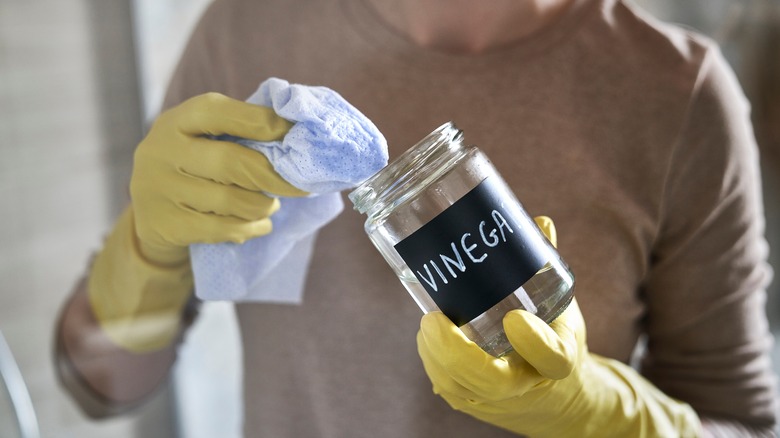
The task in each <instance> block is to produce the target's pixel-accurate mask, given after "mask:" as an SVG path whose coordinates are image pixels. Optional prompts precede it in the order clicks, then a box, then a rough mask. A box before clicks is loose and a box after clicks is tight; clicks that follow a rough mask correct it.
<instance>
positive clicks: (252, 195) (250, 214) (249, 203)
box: [169, 174, 279, 221]
mask: <svg viewBox="0 0 780 438" xmlns="http://www.w3.org/2000/svg"><path fill="white" fill-rule="evenodd" d="M180 178H181V179H186V181H184V182H182V183H181V184H175V185H172V187H170V188H169V190H170V191H171V192H170V193H169V196H170V197H171V199H172V200H174V202H175V203H176V204H177V205H179V206H184V207H186V208H189V209H192V210H195V211H198V212H200V213H213V214H216V215H220V216H233V217H236V218H238V219H243V220H245V221H256V220H260V219H265V218H267V217H269V216H271V215H272V214H273V213H275V212H276V211H277V210H279V200H278V199H276V198H273V197H270V196H267V195H264V194H262V193H258V192H253V191H249V190H245V189H243V188H241V187H238V186H233V185H225V184H220V183H218V182H214V181H207V180H204V179H201V178H197V177H194V176H190V175H186V174H184V175H182V176H181V177H180Z"/></svg>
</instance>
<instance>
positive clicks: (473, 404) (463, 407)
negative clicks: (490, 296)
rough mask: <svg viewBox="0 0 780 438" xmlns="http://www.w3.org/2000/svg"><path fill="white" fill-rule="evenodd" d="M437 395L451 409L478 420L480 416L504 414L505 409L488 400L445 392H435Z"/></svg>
mask: <svg viewBox="0 0 780 438" xmlns="http://www.w3.org/2000/svg"><path fill="white" fill-rule="evenodd" d="M437 394H438V395H439V396H440V397H441V398H443V399H444V401H446V402H447V404H448V405H450V407H451V408H452V409H455V410H456V411H462V412H467V413H468V414H470V415H473V416H475V417H477V418H480V417H481V416H482V415H501V414H505V413H506V408H505V407H503V406H500V404H497V403H495V402H491V401H489V400H485V401H482V400H475V399H471V398H467V397H462V396H461V395H459V394H453V393H449V392H446V391H442V392H437Z"/></svg>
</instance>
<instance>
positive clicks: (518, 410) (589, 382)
mask: <svg viewBox="0 0 780 438" xmlns="http://www.w3.org/2000/svg"><path fill="white" fill-rule="evenodd" d="M537 223H538V224H539V225H540V227H541V228H542V230H543V231H545V234H547V235H548V238H550V241H551V242H552V243H553V245H555V244H556V242H555V232H554V226H553V225H552V222H551V221H549V219H537ZM504 330H505V332H506V334H507V338H508V339H509V341H510V342H511V343H512V346H513V347H514V351H513V352H511V353H510V354H508V355H506V356H504V357H502V358H495V357H493V356H491V355H489V354H487V353H485V352H484V351H483V350H482V349H480V348H479V347H478V346H477V345H476V344H475V343H473V342H471V341H470V340H469V339H467V338H466V336H465V335H463V333H462V332H461V331H460V329H458V327H457V326H455V325H454V324H453V323H452V322H451V321H450V320H449V319H448V318H447V317H446V316H445V315H444V314H442V313H441V312H431V313H429V314H427V315H425V316H424V317H423V318H422V321H421V325H420V331H419V332H418V334H417V346H418V352H419V354H420V357H421V358H422V362H423V365H424V367H425V371H426V373H427V374H428V377H429V378H430V380H431V382H432V383H433V391H434V392H435V393H436V394H439V395H440V396H441V397H442V398H444V399H445V400H446V401H447V403H449V404H450V406H451V407H452V408H453V409H456V410H459V411H463V412H465V413H466V414H469V415H471V416H473V417H475V418H478V419H480V420H482V421H485V422H487V423H490V424H493V425H496V426H498V427H501V428H504V429H507V430H510V431H512V432H516V433H519V434H525V435H528V436H530V437H650V436H658V437H672V436H673V437H694V436H699V434H700V428H701V425H700V423H699V419H698V416H697V414H696V413H695V412H694V411H693V409H692V408H691V407H690V406H689V405H687V404H685V403H682V402H679V401H676V400H673V399H672V398H670V397H668V396H666V395H665V394H663V393H662V392H661V391H660V390H658V389H657V388H656V387H654V386H653V385H652V384H651V383H650V382H648V381H647V380H645V379H644V378H643V377H642V376H640V375H639V374H638V373H637V372H636V371H635V370H633V369H632V368H631V367H629V366H627V365H625V364H623V363H621V362H618V361H616V360H612V359H609V358H605V357H601V356H598V355H596V354H593V353H590V352H589V351H588V346H587V343H586V336H585V322H584V320H583V318H582V314H581V313H580V309H579V306H578V305H577V300H576V299H574V300H573V301H572V302H571V304H570V305H569V307H568V308H567V309H566V310H565V311H564V312H563V313H562V314H561V315H560V316H559V317H558V318H556V319H555V320H554V321H553V322H552V323H551V324H550V325H547V324H546V323H545V322H544V321H542V320H541V319H539V318H537V317H536V316H535V315H533V314H531V313H529V312H526V311H524V310H513V311H511V312H509V313H507V314H506V316H505V317H504Z"/></svg>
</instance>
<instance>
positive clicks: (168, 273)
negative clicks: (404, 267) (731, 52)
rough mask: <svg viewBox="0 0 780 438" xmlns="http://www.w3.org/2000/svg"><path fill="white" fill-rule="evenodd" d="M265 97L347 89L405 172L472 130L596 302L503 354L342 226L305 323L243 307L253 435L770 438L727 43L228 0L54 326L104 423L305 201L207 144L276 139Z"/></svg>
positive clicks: (589, 14) (432, 13)
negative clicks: (277, 82)
mask: <svg viewBox="0 0 780 438" xmlns="http://www.w3.org/2000/svg"><path fill="white" fill-rule="evenodd" d="M269 77H279V78H284V79H286V80H288V81H290V82H291V83H301V84H310V85H323V86H327V87H329V88H331V89H333V90H335V91H337V92H339V93H340V94H341V95H342V96H344V97H345V99H346V100H347V101H349V102H350V103H352V104H353V105H354V106H355V107H356V108H358V109H359V110H360V111H361V112H363V114H365V115H366V116H367V117H368V118H369V119H371V120H372V121H373V122H374V123H375V124H376V125H377V126H378V128H379V129H380V131H381V132H382V133H383V134H384V135H385V136H386V138H387V140H388V144H389V148H390V156H391V159H392V158H393V157H395V156H398V155H399V154H400V153H401V152H403V151H404V150H405V149H406V148H408V147H410V146H411V145H413V144H414V143H416V141H417V140H419V139H420V138H422V137H423V136H424V135H425V134H427V133H428V132H430V131H431V130H432V129H433V128H435V127H436V126H439V125H440V124H441V123H442V122H444V121H447V120H454V121H455V122H456V123H457V124H458V126H459V127H460V128H462V129H463V130H464V132H465V133H466V137H467V139H468V141H469V142H473V143H475V144H477V145H479V147H480V148H481V149H482V150H483V151H484V152H485V153H486V154H487V156H489V157H490V158H491V160H492V161H493V162H494V164H495V165H496V167H497V168H498V170H499V172H500V173H501V174H502V175H503V176H504V178H505V179H506V180H507V182H508V184H509V185H510V186H511V187H512V189H513V190H514V191H515V193H516V194H517V196H518V198H519V199H520V200H521V201H522V202H523V204H524V206H525V208H526V210H528V211H529V212H530V213H531V214H532V215H536V216H539V215H546V216H549V217H551V218H552V219H553V220H554V223H555V229H556V230H557V234H558V239H557V245H558V249H559V251H560V253H561V254H562V257H563V259H564V260H566V261H567V262H568V264H569V265H570V267H571V269H572V271H573V272H574V273H575V275H576V292H575V296H576V301H574V302H573V304H571V305H570V306H569V307H568V308H567V310H566V311H565V312H564V313H563V314H562V315H561V316H560V317H559V318H558V319H556V320H555V321H554V322H553V323H552V324H551V325H550V326H547V325H546V324H539V320H535V319H534V317H532V316H531V315H530V314H528V313H524V312H522V311H513V312H510V313H509V314H507V316H506V318H505V320H504V325H505V327H506V330H507V335H508V336H509V337H510V340H512V341H513V345H514V346H515V349H516V350H517V351H516V352H515V353H512V356H511V357H510V358H503V359H496V358H493V357H490V356H487V355H486V354H484V353H483V352H481V351H476V350H474V348H473V347H474V344H470V343H468V342H467V341H465V340H464V339H463V337H462V336H461V335H459V334H458V330H457V328H455V327H454V326H453V325H452V324H451V323H449V322H448V321H447V320H446V318H444V319H442V317H441V314H440V313H437V312H434V313H430V314H428V315H425V316H424V317H422V319H421V316H422V315H421V312H420V310H419V308H418V307H417V306H416V305H415V303H414V302H413V300H412V299H411V298H410V297H409V296H408V295H407V294H406V292H404V290H403V288H402V287H401V284H400V283H399V282H398V280H397V279H396V278H395V276H394V274H393V273H392V272H391V270H390V268H389V267H388V266H387V264H386V263H385V262H384V261H383V260H382V258H381V256H380V254H379V253H378V252H377V251H376V250H375V249H374V248H373V247H372V245H371V244H370V243H369V240H368V239H367V237H366V236H365V234H364V233H363V230H362V221H363V219H364V218H362V217H361V216H360V215H359V214H357V213H355V212H353V211H345V212H343V213H342V214H341V215H340V216H339V218H338V219H336V220H335V221H334V222H333V223H331V224H329V225H327V226H326V227H324V228H323V229H321V230H320V231H319V233H318V235H317V238H316V239H317V240H316V246H315V249H314V253H313V256H312V260H311V262H310V265H309V268H308V272H307V276H306V287H305V294H304V298H303V302H302V303H301V304H299V305H292V304H277V303H237V304H236V307H235V308H236V312H237V318H238V321H239V325H240V329H241V333H242V343H243V361H244V370H245V376H244V386H245V388H244V394H243V396H244V409H245V415H244V433H245V434H246V435H247V436H273V437H309V436H311V437H313V436H322V437H335V436H338V437H351V436H356V437H359V436H367V435H370V436H375V437H399V436H403V437H429V436H450V437H459V436H463V437H466V436H468V437H473V436H495V437H500V436H515V434H527V435H530V436H599V437H603V436H698V435H701V436H765V435H771V434H772V433H773V430H774V426H775V421H776V418H775V410H776V407H777V405H776V398H777V395H776V387H775V377H774V375H773V372H772V368H771V363H770V358H769V352H770V349H771V344H772V337H771V334H770V332H769V330H768V324H767V320H766V315H765V310H764V302H765V295H766V292H765V290H766V287H767V284H768V282H769V280H770V277H771V270H770V268H769V266H768V264H767V262H766V259H767V252H768V248H767V243H766V241H765V239H764V237H763V233H764V231H763V227H764V224H763V212H762V200H761V189H760V184H759V180H760V178H759V166H758V156H757V150H756V146H755V142H754V140H753V136H752V132H751V127H750V122H749V108H748V103H747V102H746V99H745V98H744V97H743V95H742V92H741V91H740V88H739V86H738V84H737V81H736V79H735V77H734V75H733V73H732V72H731V70H730V69H729V68H728V66H727V63H726V62H725V60H724V59H723V57H722V55H721V54H720V52H719V50H718V48H717V46H716V45H715V44H714V43H713V42H712V41H710V40H708V39H707V38H705V37H703V36H700V35H698V34H696V33H694V32H692V31H690V30H685V29H682V28H679V27H675V26H672V25H669V24H665V23H661V22H659V21H658V20H656V19H654V18H652V17H650V16H648V15H647V14H645V13H644V12H642V11H641V10H639V9H638V8H636V7H635V6H633V5H631V4H629V3H628V2H624V1H620V0H523V1H516V0H511V1H510V0H499V1H493V2H488V3H480V2H473V1H465V0H457V1H454V2H453V1H452V0H449V1H442V0H424V1H410V0H404V1H397V2H392V3H391V2H383V1H380V0H329V1H318V2H294V1H283V0H275V1H270V0H269V1H264V2H255V1H250V0H216V1H215V2H214V3H213V4H212V5H211V6H210V7H209V9H208V10H207V12H206V13H205V14H204V16H203V17H202V19H201V21H200V23H199V24H198V26H197V28H196V30H195V31H194V33H193V35H192V37H191V40H190V42H189V44H188V46H187V48H186V50H185V51H184V54H183V56H182V58H181V61H180V64H179V65H178V67H177V69H176V71H175V74H174V77H173V79H172V82H171V83H170V87H169V91H168V95H167V98H166V101H165V104H164V107H165V110H164V111H163V112H162V113H161V115H160V116H159V118H158V119H157V120H156V122H155V123H154V125H153V126H152V127H151V129H150V131H149V133H148V135H147V137H146V138H145V139H144V140H143V142H142V143H141V144H140V145H139V146H138V149H137V152H136V155H135V161H134V170H133V175H132V180H131V183H130V189H131V198H132V202H131V205H130V206H128V208H127V210H126V211H125V213H124V214H123V215H122V216H121V218H120V219H119V220H118V221H117V223H116V225H115V227H114V229H113V231H112V233H111V234H110V235H109V237H108V238H107V240H106V243H105V245H104V247H103V248H102V249H101V251H100V252H99V253H98V254H97V256H96V257H95V259H94V261H93V262H92V263H91V265H90V266H91V268H90V269H89V270H88V272H87V275H86V276H85V278H84V280H82V281H81V282H80V284H79V285H78V286H77V287H76V290H75V291H74V293H73V294H72V296H71V299H70V300H69V301H68V303H67V304H66V305H65V306H64V310H63V313H62V317H61V320H60V322H59V324H58V349H57V351H58V356H57V357H58V361H57V362H58V364H59V367H58V368H59V370H60V374H61V376H62V381H63V383H64V384H65V385H66V387H67V388H68V389H69V390H70V391H71V393H72V394H74V396H75V397H76V399H77V400H79V401H80V404H81V405H82V406H83V407H84V409H85V411H86V412H88V413H90V414H92V415H93V416H103V415H113V414H118V413H121V412H126V410H127V409H129V408H131V407H133V406H135V405H137V404H138V403H142V402H143V400H144V399H145V397H146V396H147V395H148V394H149V393H151V392H153V391H154V388H156V387H157V386H159V385H160V382H162V381H164V379H165V377H166V375H167V373H168V372H169V370H170V366H171V364H172V363H173V361H174V360H175V350H176V348H177V346H178V345H179V343H180V342H182V339H185V338H186V328H187V326H188V324H189V322H190V321H191V319H192V316H193V314H194V312H195V311H194V310H193V309H194V308H195V307H196V305H194V304H193V302H194V300H193V299H192V272H191V270H190V268H189V265H188V263H187V249H186V248H187V246H188V245H189V244H190V243H193V242H217V241H234V242H240V241H243V240H245V239H248V238H250V237H254V236H259V235H264V234H267V233H269V232H271V233H272V232H273V231H272V230H271V229H270V225H269V224H270V222H269V217H271V215H272V214H273V212H274V211H275V210H276V209H277V207H278V203H277V201H276V200H275V199H274V197H273V196H268V195H267V194H268V193H272V194H277V195H282V196H301V195H302V193H300V191H296V189H295V188H293V187H291V186H289V185H288V184H286V183H285V182H284V181H282V180H280V179H279V177H278V175H276V174H275V172H274V171H273V169H272V168H271V167H270V165H269V164H268V162H267V160H265V159H264V158H263V157H262V156H261V155H260V154H255V153H253V152H251V151H249V150H247V149H244V148H242V147H240V146H238V145H235V144H231V143H226V142H218V141H216V140H208V139H206V138H204V134H221V133H226V134H230V135H234V136H239V137H246V138H250V139H255V140H269V139H275V138H280V137H281V136H283V135H284V132H286V129H288V128H289V124H288V123H286V122H285V121H283V120H279V119H278V117H275V116H274V114H272V112H271V111H270V110H268V109H267V108H260V107H253V106H251V105H248V104H246V103H243V100H244V99H246V97H247V96H249V95H250V94H251V93H252V91H253V90H254V89H255V88H256V87H257V85H258V84H259V83H260V82H261V81H262V80H264V79H266V78H269ZM586 328H587V335H586V334H585V329H586ZM415 339H416V341H415ZM643 340H644V342H643ZM642 343H643V344H644V345H645V346H646V347H645V349H644V353H642V354H641V355H640V356H641V357H640V359H641V360H638V365H636V367H635V368H632V367H630V366H629V365H627V364H629V363H632V357H633V356H634V354H635V353H636V352H637V351H640V349H637V345H638V344H642ZM523 359H524V360H523ZM432 388H433V391H432V390H431V389H432Z"/></svg>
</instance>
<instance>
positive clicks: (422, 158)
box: [347, 121, 463, 215]
mask: <svg viewBox="0 0 780 438" xmlns="http://www.w3.org/2000/svg"><path fill="white" fill-rule="evenodd" d="M462 141H463V131H462V130H460V129H458V127H457V126H456V125H455V123H454V122H452V121H448V122H446V123H444V124H443V125H441V126H439V127H438V128H436V129H435V130H433V131H432V132H431V133H430V134H428V135H426V136H425V137H424V138H423V139H422V140H420V141H419V142H417V143H416V144H415V145H414V146H412V147H411V148H409V149H408V150H406V151H405V152H404V153H402V154H401V155H400V156H398V158H396V159H395V160H393V161H391V162H390V163H389V164H388V165H387V166H385V167H384V168H382V169H380V170H379V171H378V172H377V173H375V174H374V175H373V176H371V177H369V178H368V179H367V180H365V181H363V182H362V183H361V184H360V185H358V186H357V187H355V189H354V190H353V191H352V192H350V193H349V194H348V195H347V196H348V197H349V200H350V201H352V204H353V205H354V209H355V210H357V211H358V212H360V213H367V212H368V213H369V215H371V214H373V212H375V211H377V210H381V209H382V208H383V207H385V206H387V205H397V204H399V203H400V202H402V201H403V200H405V199H407V198H408V197H409V196H410V194H409V193H407V192H408V191H409V190H410V189H412V188H411V187H409V186H410V185H411V184H412V183H413V182H415V181H417V182H419V181H422V182H423V187H424V186H425V185H426V183H429V181H426V180H425V179H424V178H423V179H422V180H421V178H420V176H421V175H420V172H422V171H425V170H430V168H438V167H439V166H441V165H445V166H449V165H451V163H448V162H451V161H452V159H453V157H457V156H459V155H462V153H463V144H462ZM412 191H413V192H414V193H416V192H417V191H419V189H418V190H416V191H415V190H412Z"/></svg>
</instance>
